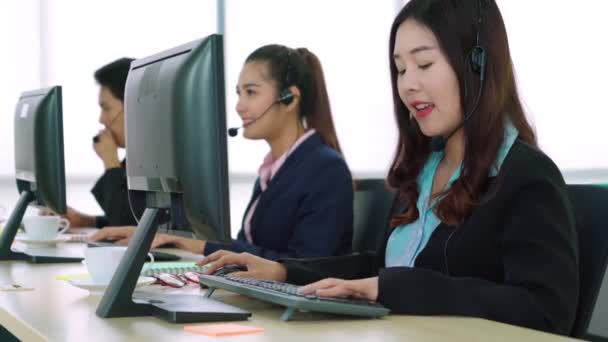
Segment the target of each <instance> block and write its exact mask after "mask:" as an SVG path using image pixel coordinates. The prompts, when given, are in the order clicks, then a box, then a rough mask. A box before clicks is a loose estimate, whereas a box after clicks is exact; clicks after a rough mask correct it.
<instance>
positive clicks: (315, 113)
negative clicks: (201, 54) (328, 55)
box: [245, 44, 342, 154]
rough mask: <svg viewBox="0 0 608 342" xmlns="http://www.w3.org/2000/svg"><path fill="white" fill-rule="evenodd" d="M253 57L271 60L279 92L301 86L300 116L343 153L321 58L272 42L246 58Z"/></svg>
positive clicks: (328, 143) (305, 51) (268, 61)
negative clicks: (332, 113)
mask: <svg viewBox="0 0 608 342" xmlns="http://www.w3.org/2000/svg"><path fill="white" fill-rule="evenodd" d="M252 61H260V62H266V63H268V68H269V70H270V75H269V76H270V78H271V79H272V80H274V81H275V82H276V84H277V87H278V89H277V90H278V92H280V91H281V90H283V89H287V88H288V87H291V86H296V87H298V89H299V90H300V94H301V95H300V97H301V98H300V108H299V109H300V116H301V118H303V119H304V120H306V124H307V126H308V127H310V128H314V129H315V130H316V131H317V132H318V133H319V134H320V135H321V140H323V142H324V143H325V144H326V145H328V146H329V147H331V148H333V149H334V150H336V151H338V152H339V153H340V154H342V150H341V149H340V143H339V142H338V136H337V134H336V129H335V127H334V121H333V118H332V115H331V107H330V104H329V95H328V93H327V86H326V85H325V76H324V73H323V68H322V66H321V62H320V61H319V58H317V56H316V55H315V54H314V53H312V52H311V51H310V50H308V49H306V48H298V49H291V48H289V47H287V46H284V45H278V44H271V45H265V46H262V47H260V48H258V49H256V50H255V51H253V52H252V53H251V54H250V55H249V56H248V57H247V59H246V60H245V62H246V63H247V62H252Z"/></svg>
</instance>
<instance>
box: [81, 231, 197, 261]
mask: <svg viewBox="0 0 608 342" xmlns="http://www.w3.org/2000/svg"><path fill="white" fill-rule="evenodd" d="M134 233H135V227H132V226H125V227H105V228H103V229H100V230H99V231H97V232H96V233H95V234H93V235H92V236H91V237H90V240H91V241H108V240H109V241H115V243H116V244H117V245H127V244H128V243H129V240H131V238H132V237H133V234H134ZM167 244H175V246H177V248H179V249H183V250H186V251H189V252H191V253H199V254H200V253H201V251H203V250H204V248H205V241H201V240H195V239H189V238H185V237H180V236H175V235H169V234H156V236H154V240H152V245H151V246H150V248H157V247H162V246H163V245H167Z"/></svg>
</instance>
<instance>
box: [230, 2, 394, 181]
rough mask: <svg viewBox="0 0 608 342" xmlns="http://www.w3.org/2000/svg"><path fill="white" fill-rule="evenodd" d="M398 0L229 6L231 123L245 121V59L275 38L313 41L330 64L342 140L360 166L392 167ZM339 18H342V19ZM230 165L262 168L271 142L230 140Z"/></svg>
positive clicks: (330, 88) (298, 43)
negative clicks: (241, 89)
mask: <svg viewBox="0 0 608 342" xmlns="http://www.w3.org/2000/svg"><path fill="white" fill-rule="evenodd" d="M394 15H395V3H394V2H392V1H375V0H369V1H350V2H344V1H324V0H308V1H284V0H267V1H250V0H228V1H227V6H226V37H227V38H226V41H227V44H226V46H227V49H226V50H227V51H226V56H227V58H226V64H227V67H226V70H227V71H226V84H227V108H228V110H229V111H228V113H229V116H228V123H229V125H238V124H239V123H240V119H239V118H238V115H237V114H236V112H235V110H234V108H235V105H236V96H235V91H234V88H235V85H236V83H237V79H238V73H239V72H240V69H241V66H242V64H243V61H244V60H245V58H246V57H247V55H249V53H251V52H252V51H253V50H255V49H256V48H258V47H260V46H262V45H264V44H271V43H278V44H284V45H288V46H290V47H293V48H297V47H307V48H308V49H309V50H311V51H312V52H314V53H315V54H317V56H318V57H319V59H320V60H321V63H322V65H323V68H324V72H325V77H326V81H327V86H328V92H329V95H330V102H331V106H332V110H333V113H334V120H335V122H334V123H335V125H336V129H337V133H338V138H339V140H340V143H341V145H342V147H343V150H344V153H345V156H346V159H347V162H348V163H349V166H350V167H351V169H352V170H353V171H355V172H382V173H383V172H384V170H385V169H386V168H387V166H388V163H389V160H390V158H391V156H392V153H393V146H394V145H395V137H396V129H394V124H393V118H392V114H391V113H392V109H391V108H392V104H391V95H390V83H389V82H390V81H389V73H388V70H389V69H388V65H387V63H386V61H387V59H388V57H387V56H388V33H389V29H390V24H391V21H392V18H393V17H394ZM338 16H339V18H338ZM229 148H230V150H229V151H230V169H231V171H233V172H256V170H257V168H258V166H259V164H260V162H261V160H262V158H263V155H264V154H265V153H266V152H267V151H268V146H267V145H266V144H265V143H263V142H252V141H249V140H245V139H243V138H236V139H233V140H231V141H230V144H229Z"/></svg>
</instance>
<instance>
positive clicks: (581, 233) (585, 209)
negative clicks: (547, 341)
mask: <svg viewBox="0 0 608 342" xmlns="http://www.w3.org/2000/svg"><path fill="white" fill-rule="evenodd" d="M567 188H568V193H569V195H570V200H571V202H572V206H573V208H574V214H575V216H576V229H577V232H578V242H579V272H580V274H579V277H580V286H579V300H578V308H577V312H576V317H575V320H574V326H573V328H572V333H571V336H573V337H579V338H580V337H585V338H594V336H592V335H591V336H590V335H589V331H588V330H589V323H590V322H591V318H592V315H593V312H594V308H595V309H597V308H596V305H598V306H600V305H608V302H607V303H600V302H597V299H598V295H599V293H600V288H601V285H602V281H603V279H604V273H605V271H606V264H607V262H608V216H607V214H606V212H607V209H608V188H604V187H600V186H594V185H580V184H574V185H567ZM603 290H604V291H608V288H606V289H603ZM597 337H599V336H595V338H597ZM604 337H608V336H604Z"/></svg>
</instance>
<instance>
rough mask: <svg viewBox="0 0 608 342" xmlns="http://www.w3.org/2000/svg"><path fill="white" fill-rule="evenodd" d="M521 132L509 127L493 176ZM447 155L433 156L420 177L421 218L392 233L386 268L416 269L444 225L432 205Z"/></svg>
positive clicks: (419, 208)
mask: <svg viewBox="0 0 608 342" xmlns="http://www.w3.org/2000/svg"><path fill="white" fill-rule="evenodd" d="M518 134H519V132H518V131H517V128H515V126H513V124H512V123H511V122H510V121H509V122H507V124H506V125H505V137H504V140H503V143H502V145H501V146H500V148H499V150H498V155H497V156H496V160H495V162H494V166H493V167H492V168H491V169H490V173H489V175H490V176H491V177H494V176H496V175H497V174H498V170H500V167H501V165H502V163H503V161H504V160H505V158H506V157H507V154H508V153H509V151H510V150H511V146H513V144H514V143H515V140H516V139H517V136H518ZM443 155H444V153H443V151H440V152H433V153H431V154H430V155H429V158H428V160H427V161H426V163H425V164H424V167H423V168H422V171H421V172H420V174H419V175H418V189H419V191H420V195H419V196H418V201H417V202H416V206H417V207H418V213H419V217H418V219H417V220H416V221H414V222H412V223H408V224H405V225H401V226H398V227H396V228H395V229H394V230H393V232H392V233H391V235H390V237H389V239H388V243H387V245H386V254H385V264H386V267H397V266H405V267H414V263H415V261H416V257H417V256H418V255H419V254H420V252H421V251H422V250H423V249H424V247H426V244H427V243H428V242H429V239H430V238H431V234H433V232H434V231H435V229H436V228H437V227H438V226H439V224H440V223H441V221H440V220H439V218H438V217H437V216H436V215H435V210H434V209H435V207H436V205H437V200H434V201H433V202H432V203H430V200H429V199H430V197H431V191H432V187H433V179H434V178H435V172H436V171H437V167H438V166H439V163H440V162H441V160H442V159H443ZM461 168H462V164H461V167H458V168H457V169H456V170H455V171H454V173H453V174H452V176H451V177H450V179H449V181H448V184H447V185H446V187H447V188H449V187H450V186H451V185H452V183H453V182H454V181H455V180H456V179H458V177H460V169H461Z"/></svg>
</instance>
